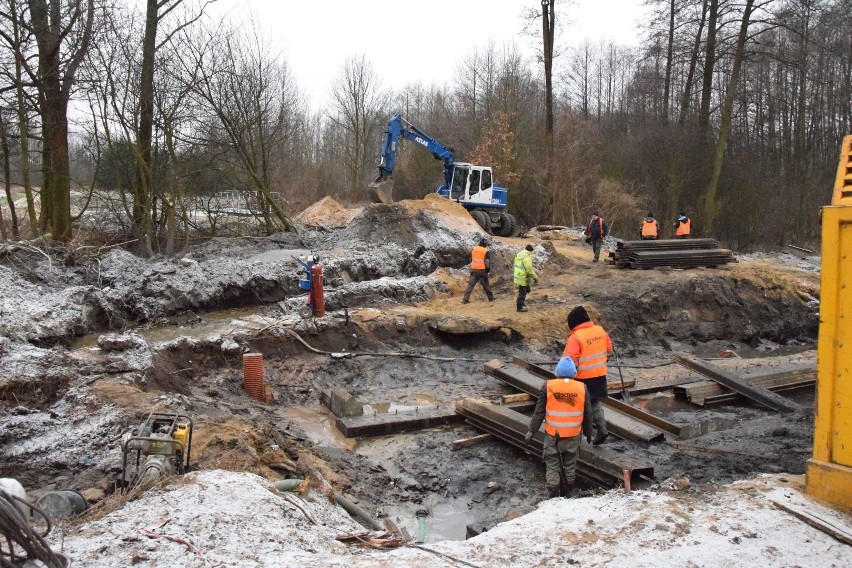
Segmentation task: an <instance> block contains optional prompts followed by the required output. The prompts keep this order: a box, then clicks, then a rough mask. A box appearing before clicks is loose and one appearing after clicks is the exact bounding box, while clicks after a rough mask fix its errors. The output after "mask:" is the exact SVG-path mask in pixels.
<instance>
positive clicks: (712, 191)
mask: <svg viewBox="0 0 852 568" xmlns="http://www.w3.org/2000/svg"><path fill="white" fill-rule="evenodd" d="M753 10H754V0H746V3H745V8H744V9H743V19H742V23H741V24H740V33H739V35H738V36H737V48H736V53H735V54H734V65H733V68H732V69H731V80H730V82H729V83H728V90H727V92H726V93H725V101H724V103H723V104H722V118H721V123H720V124H719V139H718V140H717V141H716V150H715V151H714V153H713V170H712V174H711V177H710V183H708V184H707V192H706V193H705V195H704V219H703V226H704V234H707V235H709V234H711V232H712V230H713V223H714V221H715V218H716V214H717V211H718V204H717V203H716V194H717V188H718V185H719V177H720V176H721V174H722V163H723V162H724V158H725V148H726V147H727V145H728V138H729V136H730V134H731V116H732V114H733V108H734V99H735V98H736V94H737V87H738V84H739V80H740V71H741V69H742V66H743V59H745V44H746V40H747V39H748V27H749V24H750V22H751V14H752V11H753Z"/></svg>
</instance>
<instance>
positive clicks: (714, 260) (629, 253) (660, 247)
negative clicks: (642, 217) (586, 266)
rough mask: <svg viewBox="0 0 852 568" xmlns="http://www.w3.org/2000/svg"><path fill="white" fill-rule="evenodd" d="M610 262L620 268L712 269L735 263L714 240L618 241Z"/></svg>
mask: <svg viewBox="0 0 852 568" xmlns="http://www.w3.org/2000/svg"><path fill="white" fill-rule="evenodd" d="M609 256H610V261H611V262H612V263H613V264H614V265H616V266H617V267H619V268H655V267H658V266H671V267H675V268H692V267H696V266H704V267H715V266H719V265H721V264H726V263H729V262H736V259H734V255H733V253H732V252H731V251H730V250H729V249H723V248H720V246H719V241H717V240H716V239H665V240H659V241H618V243H617V244H616V248H615V252H611V253H610V254H609Z"/></svg>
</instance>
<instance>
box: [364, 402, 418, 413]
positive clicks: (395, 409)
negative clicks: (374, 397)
mask: <svg viewBox="0 0 852 568" xmlns="http://www.w3.org/2000/svg"><path fill="white" fill-rule="evenodd" d="M416 410H417V407H416V406H402V405H399V404H394V403H392V402H378V403H373V404H365V405H364V415H365V416H375V415H376V414H396V413H399V412H414V411H416Z"/></svg>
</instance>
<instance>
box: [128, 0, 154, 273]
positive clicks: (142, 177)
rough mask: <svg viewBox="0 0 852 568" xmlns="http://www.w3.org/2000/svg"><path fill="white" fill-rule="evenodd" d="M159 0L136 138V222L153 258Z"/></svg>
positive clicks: (148, 26)
mask: <svg viewBox="0 0 852 568" xmlns="http://www.w3.org/2000/svg"><path fill="white" fill-rule="evenodd" d="M158 4H159V0H147V8H146V11H145V35H144V37H143V39H142V71H141V73H140V78H139V131H138V133H137V135H136V136H137V138H136V159H137V160H138V161H139V164H138V167H137V182H136V192H137V193H138V196H137V198H136V199H134V210H133V221H134V224H135V226H136V231H137V235H136V237H137V238H138V239H139V252H140V254H141V255H142V256H146V257H149V256H152V255H153V254H154V251H153V249H152V247H151V205H152V199H151V198H152V193H153V188H154V174H153V167H152V165H151V144H152V138H153V131H154V58H155V56H156V54H157V25H158V24H159V22H160V20H159V15H158V13H157V11H158Z"/></svg>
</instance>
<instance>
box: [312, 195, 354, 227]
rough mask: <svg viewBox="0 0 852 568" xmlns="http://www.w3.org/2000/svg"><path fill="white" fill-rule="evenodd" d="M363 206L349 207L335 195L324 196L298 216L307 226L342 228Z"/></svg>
mask: <svg viewBox="0 0 852 568" xmlns="http://www.w3.org/2000/svg"><path fill="white" fill-rule="evenodd" d="M362 209H363V208H361V207H354V208H352V209H347V208H346V207H344V206H343V205H341V204H340V203H338V202H337V201H336V200H335V199H334V198H333V197H323V198H322V199H320V200H319V201H317V202H316V203H314V204H313V205H311V206H310V207H308V208H307V209H305V210H304V211H302V212H301V213H299V214H298V215H297V216H296V220H297V221H299V222H300V223H302V224H303V225H305V226H306V227H311V228H318V229H342V228H343V227H345V226H347V225H348V224H349V223H350V222H351V221H352V219H353V218H354V217H355V216H356V215H358V213H360V212H361V211H362Z"/></svg>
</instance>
